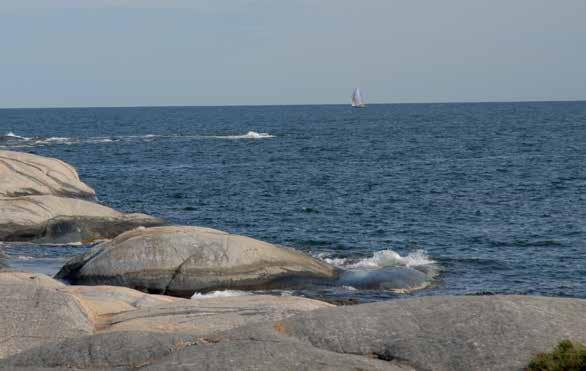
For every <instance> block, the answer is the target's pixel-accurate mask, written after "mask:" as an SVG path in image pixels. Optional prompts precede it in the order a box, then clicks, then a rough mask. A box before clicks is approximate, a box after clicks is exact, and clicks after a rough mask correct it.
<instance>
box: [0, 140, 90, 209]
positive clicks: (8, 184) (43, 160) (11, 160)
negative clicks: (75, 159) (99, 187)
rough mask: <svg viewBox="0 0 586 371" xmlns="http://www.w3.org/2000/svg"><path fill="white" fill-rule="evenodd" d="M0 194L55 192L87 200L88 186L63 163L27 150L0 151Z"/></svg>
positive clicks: (10, 195)
mask: <svg viewBox="0 0 586 371" xmlns="http://www.w3.org/2000/svg"><path fill="white" fill-rule="evenodd" d="M0 179H2V182H0V197H18V196H27V195H55V196H64V197H74V198H84V199H91V198H94V197H95V196H96V193H95V192H94V190H93V189H92V188H90V187H89V186H88V185H86V184H85V183H83V182H82V181H80V180H79V176H78V175H77V171H75V169H74V168H73V167H72V166H71V165H69V164H66V163H65V162H63V161H61V160H57V159H54V158H48V157H42V156H37V155H33V154H30V153H22V152H12V151H0Z"/></svg>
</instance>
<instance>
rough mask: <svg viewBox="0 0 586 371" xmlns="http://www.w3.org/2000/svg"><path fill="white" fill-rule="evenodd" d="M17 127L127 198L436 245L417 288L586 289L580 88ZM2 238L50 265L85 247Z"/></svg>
mask: <svg viewBox="0 0 586 371" xmlns="http://www.w3.org/2000/svg"><path fill="white" fill-rule="evenodd" d="M9 132H13V133H14V134H15V135H17V136H19V137H20V138H24V139H19V138H16V139H15V138H14V137H11V136H8V137H7V136H3V137H1V138H0V148H1V149H10V150H18V151H26V152H32V153H37V154H39V155H43V156H51V157H57V158H60V159H63V160H64V161H67V162H69V163H71V164H72V165H74V166H76V167H77V169H78V170H79V173H80V175H81V177H82V179H83V180H84V181H85V182H86V183H88V184H89V185H90V186H92V187H93V188H95V189H96V191H97V194H98V198H99V199H100V200H101V201H102V202H104V203H106V204H107V205H109V206H112V207H114V208H118V209H120V210H124V211H128V212H145V213H148V214H151V215H155V216H160V217H162V218H165V219H167V220H169V221H171V222H173V223H177V224H186V225H200V226H208V227H213V228H217V229H222V230H226V231H229V232H231V233H238V234H243V235H248V236H251V237H254V238H258V239H261V240H266V241H269V242H272V243H277V244H283V245H287V246H292V247H295V248H297V249H300V250H303V251H306V252H309V253H311V254H313V255H317V256H321V257H324V258H328V259H338V260H336V261H341V260H342V259H346V263H347V264H353V263H356V262H357V261H358V262H359V261H361V260H364V259H369V258H371V257H372V255H373V253H374V252H376V251H382V250H393V251H395V252H397V253H399V254H400V255H401V256H403V257H405V256H407V255H408V254H410V253H411V254H412V253H414V252H415V251H417V250H424V251H425V252H426V254H427V255H428V256H429V257H430V259H433V260H435V261H437V262H438V264H439V266H440V267H441V269H442V273H441V275H440V276H439V281H438V282H436V283H435V284H434V285H433V287H432V288H429V289H426V290H423V291H419V292H417V293H416V294H415V295H437V294H457V295H463V294H472V293H506V294H510V293H517V294H542V295H549V296H571V297H582V298H584V297H586V258H585V257H584V254H583V251H584V241H585V237H586V227H584V220H586V207H585V206H586V202H585V200H584V198H585V197H586V196H585V195H586V192H585V191H586V170H585V167H584V159H585V157H586V103H584V102H568V103H563V102H559V103H493V104H491V103H486V104H430V105H375V106H371V107H368V108H367V109H364V110H352V109H351V108H349V107H345V106H291V107H206V108H190V107H177V108H171V107H170V108H112V109H50V110H43V109H39V110H0V136H1V135H4V134H8V133H9ZM250 132H254V133H250ZM263 134H266V135H263ZM270 136H272V137H270ZM4 249H5V250H6V252H7V254H8V255H9V257H10V263H11V265H12V266H14V267H22V268H26V269H28V270H36V271H42V272H47V273H54V272H55V271H56V270H58V268H60V266H61V265H62V264H63V263H64V262H65V260H67V258H69V257H71V256H73V255H75V254H77V253H79V252H80V247H40V246H34V245H5V246H4ZM348 261H352V262H351V263H348ZM373 264H376V262H374V263H373ZM399 264H407V263H405V262H402V263H401V262H399ZM297 293H301V294H305V295H308V296H314V297H315V296H318V297H319V296H327V297H343V298H357V299H360V300H380V299H384V298H391V297H397V295H398V294H396V293H392V292H387V291H378V290H360V289H358V290H352V289H350V288H340V289H329V290H321V291H320V290H306V291H305V292H304V291H300V292H297Z"/></svg>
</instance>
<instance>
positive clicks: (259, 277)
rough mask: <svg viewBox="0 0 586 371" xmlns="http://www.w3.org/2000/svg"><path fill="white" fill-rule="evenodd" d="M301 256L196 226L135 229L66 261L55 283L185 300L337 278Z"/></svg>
mask: <svg viewBox="0 0 586 371" xmlns="http://www.w3.org/2000/svg"><path fill="white" fill-rule="evenodd" d="M337 274H338V271H337V269H336V268H335V267H333V266H331V265H329V264H326V263H324V262H322V261H320V260H317V259H315V258H312V257H310V256H308V255H305V254H303V253H301V252H298V251H295V250H290V249H285V248H281V247H277V246H275V245H272V244H269V243H266V242H262V241H258V240H255V239H252V238H249V237H244V236H237V235H231V234H228V233H225V232H221V231H218V230H214V229H209V228H200V227H158V228H146V229H145V228H141V229H136V230H132V231H129V232H126V233H124V234H122V235H120V236H118V237H116V238H115V239H113V240H112V241H108V242H104V243H102V244H99V245H97V246H95V247H93V248H92V249H91V250H90V251H88V252H87V253H85V254H83V255H80V256H77V257H75V258H73V259H72V260H70V261H69V262H68V263H67V264H66V265H65V266H64V267H63V268H62V269H61V271H60V272H59V273H58V274H57V276H56V277H57V278H60V279H65V280H68V281H69V282H71V283H74V284H86V285H100V284H103V285H115V286H126V287H131V288H134V289H138V290H141V291H147V292H150V293H157V294H167V295H174V296H182V297H191V296H192V295H193V294H194V292H196V291H197V292H206V291H212V290H219V289H239V290H246V289H268V288H287V287H291V286H292V285H299V284H300V282H310V281H311V280H331V279H335V278H336V277H337Z"/></svg>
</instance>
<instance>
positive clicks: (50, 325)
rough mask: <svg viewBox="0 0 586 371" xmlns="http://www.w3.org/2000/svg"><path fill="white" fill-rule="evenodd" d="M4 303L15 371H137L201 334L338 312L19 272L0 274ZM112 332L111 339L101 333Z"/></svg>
mask: <svg viewBox="0 0 586 371" xmlns="http://www.w3.org/2000/svg"><path fill="white" fill-rule="evenodd" d="M0 298H2V300H1V301H0V339H2V341H0V368H2V367H7V368H10V369H12V368H14V367H31V368H35V367H36V368H40V367H74V368H88V367H89V368H91V369H94V368H98V369H99V368H104V367H106V368H109V367H110V366H111V364H108V363H107V362H114V363H116V362H122V365H124V367H136V365H137V364H141V362H146V363H149V362H150V361H152V360H153V359H155V358H159V357H162V356H164V355H167V354H170V353H172V352H175V351H177V350H178V349H180V348H181V347H182V346H185V342H187V343H189V344H191V343H192V342H193V339H196V336H197V339H204V340H203V341H202V342H201V343H202V344H207V341H205V337H206V336H208V335H212V334H216V333H219V332H222V331H226V330H229V329H234V328H238V327H240V326H243V325H250V324H263V323H272V322H273V321H275V320H282V319H285V318H287V317H290V316H293V315H296V314H299V313H303V312H305V311H309V310H315V309H319V308H330V307H332V306H331V305H330V304H327V303H323V302H319V301H316V300H311V299H305V298H299V297H292V296H284V297H279V296H259V295H244V296H237V297H217V298H201V299H194V300H188V299H182V298H176V297H169V296H161V295H150V294H145V293H142V292H139V291H136V290H132V289H129V288H125V287H113V286H66V285H64V284H63V283H61V282H59V281H57V280H54V279H52V278H50V277H48V276H46V275H44V274H40V273H28V272H21V271H15V270H2V271H0ZM105 333H108V334H112V335H100V334H105ZM87 335H95V336H87ZM70 338H71V339H70ZM104 339H105V340H104ZM37 347H40V348H38V349H34V350H30V352H27V351H26V350H27V349H30V348H37ZM13 355H17V357H16V358H13V357H12V356H13ZM141 357H142V358H141ZM2 358H6V359H7V361H6V362H4V361H2V360H1V359H2ZM9 359H10V360H12V361H8V360H9ZM14 359H17V360H18V361H14ZM121 359H122V360H121ZM147 360H150V361H149V362H147ZM14 362H16V363H14ZM104 362H106V363H104ZM112 365H113V364H112Z"/></svg>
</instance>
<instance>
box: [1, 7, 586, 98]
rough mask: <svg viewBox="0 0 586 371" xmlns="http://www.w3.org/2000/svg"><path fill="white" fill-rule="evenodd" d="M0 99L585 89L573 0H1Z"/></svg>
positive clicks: (582, 19)
mask: <svg viewBox="0 0 586 371" xmlns="http://www.w3.org/2000/svg"><path fill="white" fill-rule="evenodd" d="M0 45H1V46H2V49H1V50H2V53H1V54H0V107H53V106H66V107H71V106H137V105H140V106H142V105H223V104H226V105H231V104H304V103H309V104H319V103H347V102H348V101H349V99H350V98H349V97H350V94H351V92H352V89H353V88H354V87H356V86H359V87H361V89H362V90H363V91H364V92H365V95H366V98H367V101H368V102H370V103H377V102H379V103H386V102H388V103H402V102H450V101H458V102H462V101H510V100H514V101H516V100H575V99H586V1H585V0H561V1H552V0H491V1H480V0H478V1H474V0H442V1H437V0H428V1H423V0H421V1H417V0H363V1H355V0H353V1H350V0H315V1H309V0H288V1H277V0H235V1H221V0H216V1H212V0H208V1H198V0H191V1H179V0H177V1H173V0H166V1H165V0H142V1H113V0H110V1H98V0H93V1H91V0H75V1H73V0H36V1H34V0H31V1H27V0H0Z"/></svg>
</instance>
